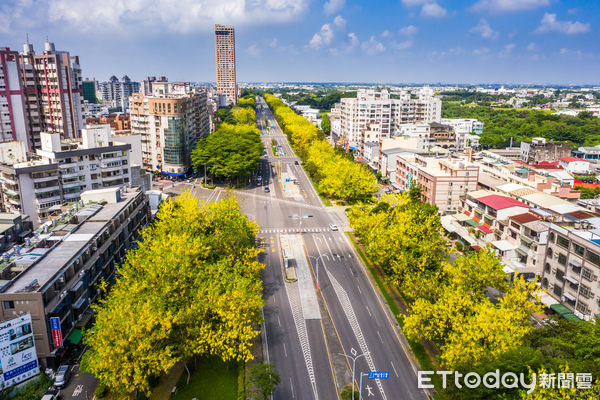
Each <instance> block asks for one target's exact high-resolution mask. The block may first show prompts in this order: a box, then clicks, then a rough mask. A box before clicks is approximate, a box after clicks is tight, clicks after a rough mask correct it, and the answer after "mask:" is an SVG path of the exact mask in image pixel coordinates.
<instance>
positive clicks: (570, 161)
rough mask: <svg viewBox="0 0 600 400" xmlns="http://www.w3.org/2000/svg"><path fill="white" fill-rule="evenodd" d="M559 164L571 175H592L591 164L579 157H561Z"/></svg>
mask: <svg viewBox="0 0 600 400" xmlns="http://www.w3.org/2000/svg"><path fill="white" fill-rule="evenodd" d="M558 163H559V165H560V166H561V167H563V168H564V169H565V171H567V172H569V173H571V174H578V175H586V174H589V173H590V162H589V161H586V160H584V159H582V158H577V157H561V158H559V159H558Z"/></svg>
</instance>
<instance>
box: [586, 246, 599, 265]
mask: <svg viewBox="0 0 600 400" xmlns="http://www.w3.org/2000/svg"><path fill="white" fill-rule="evenodd" d="M585 259H586V260H588V261H589V262H591V263H592V264H596V265H598V266H600V256H598V254H596V253H594V252H593V251H589V250H588V251H587V252H586V253H585Z"/></svg>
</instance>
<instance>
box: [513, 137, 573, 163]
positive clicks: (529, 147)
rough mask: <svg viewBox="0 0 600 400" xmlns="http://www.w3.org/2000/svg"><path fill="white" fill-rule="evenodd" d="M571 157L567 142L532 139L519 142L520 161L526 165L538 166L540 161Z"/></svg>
mask: <svg viewBox="0 0 600 400" xmlns="http://www.w3.org/2000/svg"><path fill="white" fill-rule="evenodd" d="M570 155H571V146H569V144H568V143H567V142H554V141H552V140H550V141H548V140H546V139H545V138H533V139H531V142H521V161H523V162H524V163H527V164H539V163H541V162H542V161H549V162H553V161H558V159H559V158H561V157H568V156H570Z"/></svg>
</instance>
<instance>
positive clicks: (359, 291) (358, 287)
mask: <svg viewBox="0 0 600 400" xmlns="http://www.w3.org/2000/svg"><path fill="white" fill-rule="evenodd" d="M356 288H357V289H358V293H360V294H361V296H362V291H361V290H360V286H358V285H356Z"/></svg>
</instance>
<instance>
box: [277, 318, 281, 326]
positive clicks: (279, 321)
mask: <svg viewBox="0 0 600 400" xmlns="http://www.w3.org/2000/svg"><path fill="white" fill-rule="evenodd" d="M277 323H278V324H279V327H281V320H280V319H279V315H278V316H277Z"/></svg>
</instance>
